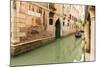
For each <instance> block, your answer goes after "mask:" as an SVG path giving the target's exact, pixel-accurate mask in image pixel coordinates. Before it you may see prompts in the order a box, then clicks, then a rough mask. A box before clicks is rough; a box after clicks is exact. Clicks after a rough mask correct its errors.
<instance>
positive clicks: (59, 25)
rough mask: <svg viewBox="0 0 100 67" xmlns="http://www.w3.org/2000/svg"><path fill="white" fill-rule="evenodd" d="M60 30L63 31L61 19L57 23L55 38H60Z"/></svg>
mask: <svg viewBox="0 0 100 67" xmlns="http://www.w3.org/2000/svg"><path fill="white" fill-rule="evenodd" d="M60 29H61V24H60V20H59V18H58V19H57V21H56V23H55V38H56V39H57V38H60V36H61V35H60Z"/></svg>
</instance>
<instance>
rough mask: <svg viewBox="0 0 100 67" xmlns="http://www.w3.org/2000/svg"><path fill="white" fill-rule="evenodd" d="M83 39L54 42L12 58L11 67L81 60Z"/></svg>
mask: <svg viewBox="0 0 100 67" xmlns="http://www.w3.org/2000/svg"><path fill="white" fill-rule="evenodd" d="M81 42H82V39H81V38H79V39H76V38H75V35H74V34H72V35H69V36H67V37H64V38H61V39H57V40H55V41H54V42H52V43H50V44H47V45H45V46H43V47H40V48H37V49H35V50H32V51H30V52H27V53H24V54H21V55H19V56H15V57H12V58H11V66H15V65H32V64H50V63H65V62H66V63H67V62H73V61H74V60H80V59H81V55H82V53H83V52H82V46H81Z"/></svg>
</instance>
